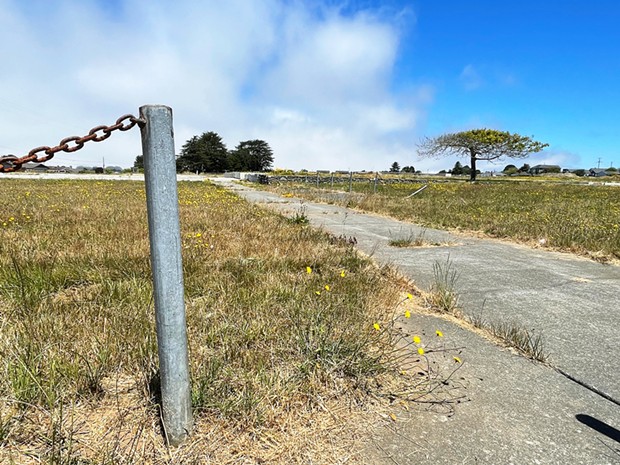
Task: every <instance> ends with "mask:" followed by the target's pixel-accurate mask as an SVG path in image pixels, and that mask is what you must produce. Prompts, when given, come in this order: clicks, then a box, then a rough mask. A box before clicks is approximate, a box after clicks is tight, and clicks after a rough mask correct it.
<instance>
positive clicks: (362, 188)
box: [271, 179, 620, 261]
mask: <svg viewBox="0 0 620 465" xmlns="http://www.w3.org/2000/svg"><path fill="white" fill-rule="evenodd" d="M328 186H329V187H328ZM422 186H423V183H422V182H420V183H417V184H416V183H394V184H380V185H378V186H377V192H376V193H375V192H374V183H373V182H372V180H370V181H368V182H367V183H363V182H360V183H354V184H353V191H352V192H351V193H349V185H348V184H346V183H345V184H336V185H334V186H333V188H332V186H330V185H329V184H328V183H325V184H323V185H322V186H321V185H320V186H319V188H316V187H315V186H312V184H281V185H279V186H273V187H271V188H273V189H275V190H277V191H278V192H280V193H282V194H285V195H295V196H299V197H303V198H305V199H307V200H313V201H321V202H328V203H338V204H341V205H345V206H349V207H352V208H358V209H360V210H364V211H370V212H375V213H380V214H384V215H388V216H391V217H394V218H397V219H401V220H405V221H411V222H414V223H417V224H421V225H424V226H428V227H432V228H439V229H449V230H458V231H464V232H468V233H477V234H479V233H482V234H485V235H488V236H491V237H497V238H505V239H510V240H514V241H517V242H522V243H527V244H531V245H534V246H537V247H547V248H551V249H554V250H561V251H566V252H572V253H577V254H580V255H586V256H589V257H591V258H594V259H596V260H600V261H615V260H618V259H620V195H619V194H620V187H618V186H603V185H602V184H597V185H585V184H571V183H559V182H545V181H541V180H538V179H537V180H534V181H523V182H516V181H513V182H509V181H507V182H479V183H475V184H471V183H467V182H458V181H456V182H455V181H452V182H445V181H444V182H433V181H429V183H428V188H426V189H425V190H423V191H421V192H420V193H418V194H416V195H414V196H411V194H412V193H413V192H415V191H416V190H417V189H418V188H420V187H422Z"/></svg>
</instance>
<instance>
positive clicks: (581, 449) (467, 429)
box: [219, 180, 620, 464]
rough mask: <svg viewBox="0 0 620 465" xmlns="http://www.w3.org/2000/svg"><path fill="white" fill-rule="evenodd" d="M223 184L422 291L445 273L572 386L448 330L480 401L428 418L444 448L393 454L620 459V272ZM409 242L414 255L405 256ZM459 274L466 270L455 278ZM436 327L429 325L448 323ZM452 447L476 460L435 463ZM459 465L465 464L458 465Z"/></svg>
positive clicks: (470, 306) (479, 316) (464, 298)
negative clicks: (526, 339) (462, 352)
mask: <svg viewBox="0 0 620 465" xmlns="http://www.w3.org/2000/svg"><path fill="white" fill-rule="evenodd" d="M219 182H222V183H225V184H226V185H228V187H229V188H231V189H233V190H235V192H237V193H238V194H240V195H241V196H243V197H245V198H247V199H249V200H252V201H254V202H258V203H261V204H264V205H266V206H269V207H271V208H274V209H276V210H277V211H279V212H281V213H282V214H284V215H285V216H288V217H291V218H298V219H299V221H301V220H304V221H308V222H309V223H310V224H312V225H316V226H319V227H322V228H323V229H325V230H327V231H329V232H330V233H332V234H334V235H336V236H343V237H345V238H350V237H354V238H355V240H356V243H357V247H359V248H360V249H361V250H363V251H364V252H366V253H367V254H369V255H371V256H372V258H373V259H374V260H375V261H377V262H378V263H387V264H391V265H395V266H396V267H397V268H398V269H399V270H400V271H401V272H402V273H403V274H404V275H406V276H408V277H410V278H411V279H413V280H414V281H415V283H416V284H417V285H418V287H420V288H421V289H427V290H428V289H430V288H431V287H432V286H433V285H435V286H436V285H437V284H438V279H441V276H442V273H443V276H444V278H443V279H444V282H443V284H444V285H446V286H452V289H454V291H455V293H456V295H458V298H459V308H460V310H461V311H462V312H463V313H464V315H465V317H468V318H469V319H470V320H472V321H474V322H478V323H480V324H481V322H483V321H484V322H486V324H488V325H490V326H494V327H496V328H498V332H501V331H502V328H503V331H504V333H506V334H507V337H515V336H510V333H511V328H517V329H518V328H522V329H524V330H527V334H529V335H534V336H536V335H541V336H542V338H543V339H542V340H543V341H544V344H545V347H544V350H545V352H547V353H548V362H549V363H550V364H551V365H553V366H555V367H558V368H559V369H560V370H561V371H562V372H564V373H565V374H566V375H568V377H566V376H563V375H561V374H559V373H558V372H557V371H555V370H553V369H552V368H550V367H549V366H545V365H541V364H535V363H533V362H530V361H528V360H526V359H524V358H520V357H515V356H513V355H511V354H509V353H507V352H505V351H501V350H499V349H497V348H496V347H494V346H492V345H490V344H488V343H486V342H484V341H483V340H481V339H480V338H479V337H477V336H475V335H474V334H473V333H471V332H468V331H462V330H460V329H457V327H456V326H454V325H448V326H447V327H446V329H445V331H449V332H450V333H452V334H455V333H458V334H460V336H459V337H461V338H462V341H463V345H466V346H467V347H468V349H469V350H468V353H469V360H470V364H469V367H468V370H464V371H463V373H462V376H465V375H467V377H469V378H468V380H469V381H470V382H471V383H472V386H475V388H476V392H475V393H471V391H472V390H470V393H471V399H472V402H469V403H467V404H464V405H463V406H459V407H458V408H457V409H456V414H455V415H454V417H452V416H449V415H448V416H445V415H444V416H443V417H442V416H441V415H440V416H439V417H436V416H435V417H433V416H431V417H428V416H425V417H423V418H426V419H427V420H428V421H429V422H430V423H429V424H428V425H426V426H424V428H425V431H427V433H428V434H429V435H433V434H440V435H441V440H437V439H433V438H431V437H429V436H424V435H421V434H420V432H419V431H417V432H416V429H415V428H409V429H407V428H400V429H399V428H396V430H394V431H392V433H393V434H392V435H390V433H389V432H387V430H385V431H384V433H385V438H391V441H392V442H391V443H390V439H386V441H388V442H387V443H383V445H382V446H381V447H384V446H385V444H399V447H404V448H406V444H409V449H408V450H411V449H412V448H413V449H416V447H417V446H414V445H413V443H415V444H417V445H418V446H419V445H420V444H421V443H422V444H426V446H428V450H427V449H425V447H426V446H425V447H422V446H420V447H418V449H416V453H417V454H422V456H423V454H424V453H425V452H424V451H425V450H427V453H428V454H429V455H428V457H429V462H428V463H469V462H467V460H470V462H471V463H473V462H474V461H476V460H482V462H483V463H508V462H511V461H514V462H515V463H535V461H536V460H538V463H577V462H579V461H581V463H592V464H596V463H614V461H617V460H618V458H619V457H620V456H619V455H618V453H619V452H618V442H617V441H618V430H620V407H619V405H618V404H617V401H618V400H619V399H620V362H619V361H618V360H619V355H620V353H619V347H620V333H618V331H617V328H618V326H619V323H620V306H618V304H617V302H618V296H619V295H620V267H616V266H609V265H602V264H599V263H595V262H592V261H590V260H586V259H581V258H577V257H574V256H572V255H568V254H562V253H555V252H547V251H541V250H533V249H529V248H526V247H523V246H518V245H513V244H507V243H503V242H500V241H498V240H484V239H477V238H467V237H463V236H455V235H452V234H449V233H447V232H444V231H438V230H430V229H422V228H419V227H417V226H416V225H413V224H410V223H404V222H400V221H396V220H392V219H388V218H384V217H379V216H375V215H369V214H361V213H359V212H355V211H352V210H348V209H346V208H342V207H338V206H333V205H323V204H315V203H311V202H305V201H302V200H300V199H295V198H292V197H286V198H284V197H281V196H278V195H276V194H273V193H269V192H262V191H256V190H253V189H251V188H249V187H246V186H242V185H239V184H233V183H231V182H230V181H224V180H220V181H219ZM418 239H419V240H418ZM390 242H391V243H392V245H389V244H390ZM403 242H411V245H414V246H412V247H396V246H398V245H400V246H402V245H403ZM415 245H417V247H416V246H415ZM438 267H439V270H440V271H439V274H438ZM441 270H443V272H442V271H441ZM450 270H454V271H455V273H454V276H453V277H454V279H452V278H451V276H452V274H451V272H450ZM439 284H441V283H439ZM428 318H432V317H428ZM434 321H435V320H431V322H430V323H427V324H428V326H429V327H430V326H432V325H434V324H436V323H434ZM411 330H412V331H413V330H414V329H413V328H411ZM513 333H514V331H513ZM516 333H518V331H516ZM569 378H572V379H569ZM575 381H577V382H575ZM584 386H585V387H584ZM600 394H602V395H600ZM459 412H460V416H459ZM424 415H426V414H424ZM584 418H594V419H597V420H599V421H600V422H602V423H603V424H606V425H608V426H609V427H610V428H611V429H608V430H606V431H608V432H609V431H612V434H611V435H609V434H608V435H607V436H606V435H605V434H603V433H601V432H600V431H603V430H604V428H603V429H601V428H599V429H598V432H597V431H594V430H593V429H592V428H593V427H592V426H591V425H592V424H596V423H595V422H590V423H589V425H590V426H588V422H587V421H586V420H584ZM415 421H416V424H417V425H418V427H420V424H419V423H418V420H415ZM447 424H450V425H452V427H453V428H449V427H448V426H446V425H447ZM613 431H616V433H613ZM560 432H561V433H560ZM584 432H585V433H584ZM395 437H399V438H401V439H400V440H395V439H394V438H395ZM610 438H611V439H610ZM419 441H422V442H421V443H420V442H419ZM605 441H607V442H605ZM614 441H616V442H614ZM446 444H448V446H449V448H453V449H454V453H455V454H456V451H457V450H458V451H460V452H463V448H465V449H467V451H466V452H467V453H466V455H461V456H456V455H451V453H450V452H445V454H446V455H445V457H446V459H445V461H441V460H438V461H435V462H432V461H430V460H431V457H433V453H434V452H436V450H437V449H434V447H438V448H441V447H442V445H443V447H444V448H445V446H446ZM610 444H611V445H610ZM381 447H380V448H379V450H381V451H383V452H381V453H379V455H381V454H383V456H386V454H387V455H388V456H390V457H392V458H394V460H398V459H400V460H404V458H405V457H407V456H406V455H402V454H401V455H399V452H398V450H399V449H398V447H395V448H393V450H392V449H390V450H388V449H389V447H388V449H385V448H384V449H381ZM545 448H547V450H546V452H545V450H544V449H545ZM390 454H392V455H390ZM606 454H607V455H606ZM418 456H420V455H417V456H416V457H418ZM463 457H465V458H463ZM434 458H435V459H437V457H436V456H435V457H434ZM457 458H458V462H456V461H450V460H451V459H452V460H456V459H457ZM398 463H407V461H406V460H405V461H404V462H398Z"/></svg>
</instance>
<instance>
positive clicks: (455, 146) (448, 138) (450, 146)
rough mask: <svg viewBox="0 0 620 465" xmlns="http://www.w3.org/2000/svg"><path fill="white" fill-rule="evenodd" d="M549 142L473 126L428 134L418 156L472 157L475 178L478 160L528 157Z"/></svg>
mask: <svg viewBox="0 0 620 465" xmlns="http://www.w3.org/2000/svg"><path fill="white" fill-rule="evenodd" d="M548 145H549V144H544V143H541V142H537V141H534V140H533V139H532V138H530V137H527V136H521V135H520V134H511V133H510V132H507V131H497V130H495V129H472V130H470V131H463V132H457V133H449V134H443V135H441V136H437V137H433V138H428V137H427V138H426V139H424V140H423V141H422V142H421V143H420V144H418V155H419V156H420V157H422V158H433V157H442V156H448V155H456V156H459V157H470V160H471V171H470V179H471V180H472V181H475V179H476V173H477V170H476V161H478V160H486V161H490V160H497V159H501V158H502V157H509V158H525V157H527V156H528V155H530V154H531V153H536V152H540V151H541V150H543V149H544V148H545V147H547V146H548Z"/></svg>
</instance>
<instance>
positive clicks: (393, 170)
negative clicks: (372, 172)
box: [390, 161, 400, 173]
mask: <svg viewBox="0 0 620 465" xmlns="http://www.w3.org/2000/svg"><path fill="white" fill-rule="evenodd" d="M399 172H400V165H399V164H398V162H397V161H395V162H394V163H392V166H390V173H399Z"/></svg>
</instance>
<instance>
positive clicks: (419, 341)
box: [413, 336, 422, 344]
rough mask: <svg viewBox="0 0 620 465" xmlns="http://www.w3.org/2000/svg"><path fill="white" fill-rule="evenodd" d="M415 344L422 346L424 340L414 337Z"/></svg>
mask: <svg viewBox="0 0 620 465" xmlns="http://www.w3.org/2000/svg"><path fill="white" fill-rule="evenodd" d="M413 342H415V343H416V344H420V343H421V342H422V339H420V336H413Z"/></svg>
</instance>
